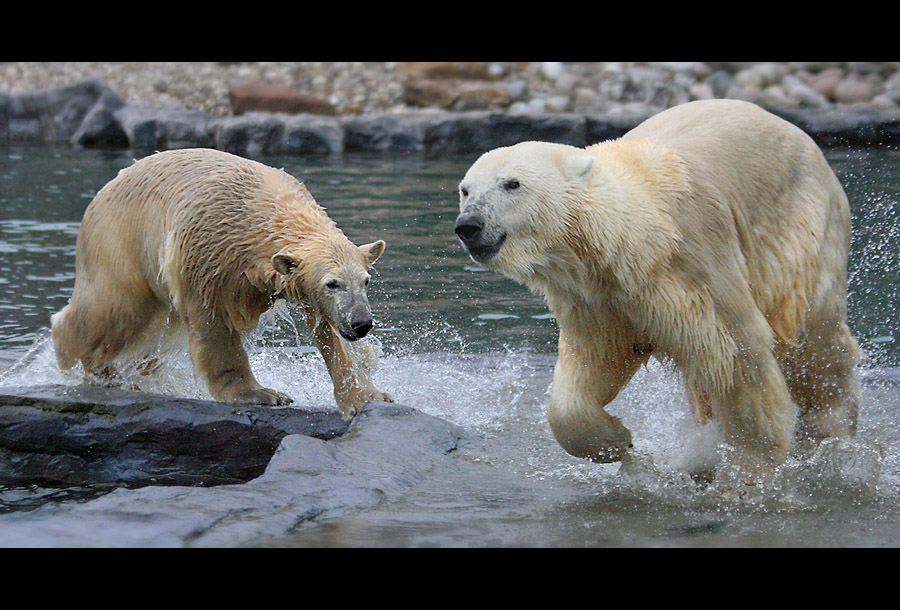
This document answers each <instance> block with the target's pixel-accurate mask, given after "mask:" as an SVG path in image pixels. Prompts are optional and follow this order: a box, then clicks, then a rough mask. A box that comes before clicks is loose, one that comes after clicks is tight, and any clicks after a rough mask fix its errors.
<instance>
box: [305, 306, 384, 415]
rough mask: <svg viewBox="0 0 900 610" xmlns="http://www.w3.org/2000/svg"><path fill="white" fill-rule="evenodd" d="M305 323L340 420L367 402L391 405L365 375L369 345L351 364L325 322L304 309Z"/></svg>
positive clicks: (368, 366)
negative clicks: (329, 379) (326, 370)
mask: <svg viewBox="0 0 900 610" xmlns="http://www.w3.org/2000/svg"><path fill="white" fill-rule="evenodd" d="M305 313H306V323H307V326H308V327H309V329H310V332H311V333H312V336H313V343H315V345H316V348H317V349H318V350H319V353H320V354H322V358H323V359H324V360H325V366H326V367H327V369H328V374H329V375H330V376H331V380H332V383H334V399H335V402H337V406H338V408H339V409H340V411H341V415H342V416H343V417H344V419H350V418H352V417H353V416H354V415H356V414H357V412H359V410H360V409H361V408H362V406H363V405H364V404H366V403H367V402H369V401H370V400H383V401H386V402H393V401H394V399H393V398H392V397H391V396H390V395H389V394H386V393H384V392H382V391H380V390H378V389H377V388H376V387H375V384H374V383H372V379H371V377H370V374H369V368H370V365H371V361H372V360H374V358H375V355H374V354H373V353H371V349H372V348H371V347H370V346H369V345H363V350H365V354H363V357H362V358H359V359H358V360H357V361H354V360H353V358H351V357H350V354H348V353H347V348H346V347H345V346H344V341H343V339H341V337H340V335H339V334H338V333H337V332H336V331H335V330H334V329H333V328H332V327H331V325H330V324H328V322H326V321H325V320H324V319H321V318H320V317H318V316H316V315H315V313H313V312H312V311H310V310H306V311H305Z"/></svg>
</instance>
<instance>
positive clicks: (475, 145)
mask: <svg viewBox="0 0 900 610" xmlns="http://www.w3.org/2000/svg"><path fill="white" fill-rule="evenodd" d="M585 136H586V134H585V117H584V116H583V115H576V114H552V113H540V114H531V113H523V114H510V113H503V112H493V111H476V112H464V113H453V114H448V115H444V116H442V117H441V118H440V120H438V121H436V122H435V123H433V124H431V125H429V126H428V127H427V129H426V132H425V140H424V146H425V151H426V152H448V153H468V152H479V151H487V150H490V149H492V148H497V147H499V146H509V145H512V144H516V143H518V142H522V141H524V140H543V141H547V142H558V143H561V144H570V145H572V146H584V145H585V142H586V139H585Z"/></svg>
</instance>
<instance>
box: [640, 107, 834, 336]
mask: <svg viewBox="0 0 900 610" xmlns="http://www.w3.org/2000/svg"><path fill="white" fill-rule="evenodd" d="M630 138H644V139H651V140H654V141H656V142H660V143H662V144H664V145H665V146H667V147H668V148H670V149H671V150H672V151H674V152H675V153H676V154H677V155H678V156H679V157H680V158H681V159H683V160H684V162H685V163H686V165H687V167H688V168H689V174H690V176H691V190H692V192H693V196H692V198H691V201H692V202H694V203H697V202H703V206H704V209H705V210H706V211H705V212H703V211H702V210H700V209H694V210H692V209H683V210H680V212H679V214H678V215H677V216H676V222H680V223H681V225H682V226H681V229H682V231H684V232H686V233H689V232H691V231H695V230H698V229H696V227H699V226H702V223H700V222H697V218H698V217H693V215H694V214H706V213H711V212H712V213H717V214H720V217H721V218H723V219H727V221H726V222H725V223H724V224H723V225H720V226H725V225H726V224H727V226H729V227H733V229H730V230H729V233H730V232H731V231H732V230H733V231H734V232H735V233H736V235H735V237H736V238H737V244H738V246H739V248H740V251H741V253H742V256H741V259H742V271H743V273H744V274H745V276H746V279H747V281H748V283H749V285H750V286H751V289H752V291H753V293H754V297H755V299H756V301H757V304H758V305H759V306H760V307H761V309H762V310H763V311H764V312H766V313H767V315H769V316H770V322H772V323H773V327H775V330H776V332H778V333H779V334H780V335H783V336H789V335H791V334H792V333H793V329H794V328H795V327H796V325H797V323H798V321H799V320H800V319H802V317H803V312H804V311H806V309H807V308H808V307H810V306H812V305H813V304H814V303H816V302H819V301H826V300H828V299H829V297H827V296H826V295H825V293H826V292H828V291H834V290H837V291H838V292H840V293H843V291H844V290H843V289H840V290H838V288H836V286H837V287H839V286H842V285H843V284H845V278H846V261H847V255H848V251H849V245H850V208H849V204H848V201H847V197H846V195H845V194H844V190H843V188H842V187H841V184H840V182H839V181H838V179H837V177H836V176H835V174H834V172H833V171H832V169H831V167H830V166H829V165H828V162H827V161H826V159H825V157H824V155H823V154H822V151H821V150H820V149H819V147H818V146H817V145H816V144H815V142H814V141H813V140H812V138H810V137H809V136H808V135H807V134H806V133H804V132H803V131H802V130H801V129H799V128H798V127H796V126H795V125H792V124H791V123H789V122H787V121H785V120H783V119H781V118H779V117H777V116H775V115H773V114H771V113H769V112H767V111H765V110H763V109H762V108H760V107H758V106H756V105H755V104H751V103H748V102H743V101H738V100H706V101H698V102H692V103H690V104H685V105H682V106H676V107H673V108H671V109H669V110H667V111H664V112H662V113H660V114H658V115H655V116H654V117H651V118H650V119H648V120H647V121H645V122H644V123H642V124H641V125H638V126H637V127H636V128H635V129H633V130H632V131H630V132H629V133H628V134H626V135H625V136H624V137H623V139H630ZM713 210H715V212H713ZM703 239H705V240H707V241H709V240H718V239H723V240H724V242H725V243H727V242H729V241H731V239H732V238H731V237H730V236H729V235H710V234H707V235H705V236H704V237H703ZM831 300H832V301H835V299H833V298H832V299H831ZM835 302H836V301H835ZM776 317H778V318H781V319H780V320H775V318H776ZM782 326H783V327H784V328H781V327H782ZM789 329H790V330H789Z"/></svg>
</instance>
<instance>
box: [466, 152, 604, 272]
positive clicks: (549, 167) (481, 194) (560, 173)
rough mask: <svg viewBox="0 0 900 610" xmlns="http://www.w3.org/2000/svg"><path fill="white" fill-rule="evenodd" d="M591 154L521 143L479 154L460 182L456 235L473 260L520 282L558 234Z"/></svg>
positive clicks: (561, 232) (591, 162) (571, 211)
mask: <svg viewBox="0 0 900 610" xmlns="http://www.w3.org/2000/svg"><path fill="white" fill-rule="evenodd" d="M593 165H594V157H593V156H592V155H591V154H589V153H587V152H585V151H584V149H581V148H576V147H574V146H567V145H564V144H552V143H548V142H522V143H521V144H516V145H515V146H508V147H503V148H497V149H495V150H492V151H489V152H487V153H485V154H484V155H482V156H481V157H480V158H479V159H478V160H477V161H476V162H475V163H474V164H473V165H472V167H471V168H470V169H469V171H468V172H467V173H466V175H465V177H464V178H463V179H462V181H461V182H460V184H459V209H460V214H459V216H458V217H457V219H456V229H455V230H456V235H457V236H458V237H459V239H460V241H461V242H462V244H463V246H465V248H466V250H467V251H468V252H469V255H470V256H471V257H472V259H473V260H474V261H476V262H478V263H480V264H482V265H484V266H486V267H488V268H491V269H495V270H497V271H500V272H502V273H505V274H507V275H510V276H512V277H513V278H515V279H518V280H520V281H525V280H527V278H528V276H529V275H530V273H531V271H532V269H533V266H534V265H535V264H536V263H538V262H539V259H540V257H542V256H546V255H547V252H548V250H550V249H552V248H553V247H554V244H555V243H556V241H557V240H559V239H562V238H563V235H564V234H565V231H566V226H567V224H568V223H569V222H570V221H571V218H572V215H573V214H574V213H575V210H576V208H577V202H578V201H579V200H580V199H582V196H581V193H582V192H583V190H584V187H585V185H586V184H587V181H588V178H589V177H590V174H591V170H592V167H593Z"/></svg>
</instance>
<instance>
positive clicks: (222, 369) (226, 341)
mask: <svg viewBox="0 0 900 610" xmlns="http://www.w3.org/2000/svg"><path fill="white" fill-rule="evenodd" d="M189 342H190V351H191V361H192V362H193V364H194V369H195V370H196V371H197V373H199V374H200V376H201V377H203V379H204V380H205V381H206V385H207V388H208V389H209V393H210V394H212V396H213V398H215V399H216V400H219V401H222V402H228V403H249V404H261V405H286V404H289V403H291V402H293V399H291V397H290V396H288V395H287V394H284V393H282V392H277V391H275V390H272V389H270V388H264V387H263V386H261V385H260V384H259V383H258V382H257V381H256V377H254V376H253V371H251V370H250V361H249V359H248V358H247V352H246V351H245V350H244V346H243V345H242V344H241V334H240V333H239V332H238V331H237V330H235V329H233V328H229V327H228V326H227V325H226V324H224V323H223V322H219V321H210V322H206V323H203V324H201V325H197V327H192V328H190V334H189Z"/></svg>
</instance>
